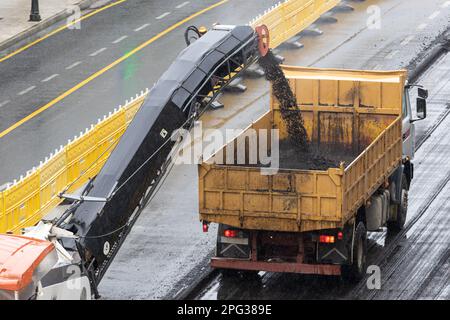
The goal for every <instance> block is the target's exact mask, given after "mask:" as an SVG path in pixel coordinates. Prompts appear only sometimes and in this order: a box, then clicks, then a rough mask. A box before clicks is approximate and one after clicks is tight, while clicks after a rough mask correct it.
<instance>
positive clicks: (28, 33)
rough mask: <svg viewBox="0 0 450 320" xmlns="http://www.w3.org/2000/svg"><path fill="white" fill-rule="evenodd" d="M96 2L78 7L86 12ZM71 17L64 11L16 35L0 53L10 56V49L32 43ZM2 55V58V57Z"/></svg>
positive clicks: (3, 44) (88, 1) (0, 45)
mask: <svg viewBox="0 0 450 320" xmlns="http://www.w3.org/2000/svg"><path fill="white" fill-rule="evenodd" d="M95 1H96V0H81V1H80V2H79V3H78V4H77V6H78V7H79V8H80V9H81V10H85V9H87V8H89V7H90V6H91V5H92V4H93V3H94V2H95ZM69 16H70V13H69V12H67V10H62V11H60V12H58V13H56V14H54V15H53V16H51V17H49V18H47V19H45V20H43V21H42V22H40V23H38V24H36V25H34V26H32V27H30V28H28V29H26V30H24V31H22V32H20V33H18V34H16V35H15V36H13V37H11V38H9V39H7V40H5V41H3V42H1V43H0V52H1V53H2V55H4V54H8V49H11V48H12V47H14V46H15V45H17V44H18V43H20V42H23V41H26V40H29V41H27V42H31V41H32V40H33V39H32V37H33V36H34V35H35V34H37V33H38V32H40V31H42V30H44V29H46V28H48V27H50V26H52V25H54V24H55V23H57V22H59V21H61V20H63V19H65V18H67V17H69ZM2 55H0V57H1V56H2Z"/></svg>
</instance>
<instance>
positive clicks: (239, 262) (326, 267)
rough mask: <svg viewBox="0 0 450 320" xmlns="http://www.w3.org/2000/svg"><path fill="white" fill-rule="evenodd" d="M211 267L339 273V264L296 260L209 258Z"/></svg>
mask: <svg viewBox="0 0 450 320" xmlns="http://www.w3.org/2000/svg"><path fill="white" fill-rule="evenodd" d="M211 267H213V268H219V269H236V270H255V271H268V272H289V273H302V274H319V275H333V276H339V275H341V266H340V265H332V264H305V263H297V262H265V261H251V260H243V259H230V258H217V257H215V258H211Z"/></svg>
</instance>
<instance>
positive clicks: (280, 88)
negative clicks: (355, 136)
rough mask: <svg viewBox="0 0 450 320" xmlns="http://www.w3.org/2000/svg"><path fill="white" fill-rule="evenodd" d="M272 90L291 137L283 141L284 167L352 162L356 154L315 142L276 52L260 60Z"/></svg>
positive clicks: (320, 166) (322, 166) (321, 167)
mask: <svg viewBox="0 0 450 320" xmlns="http://www.w3.org/2000/svg"><path fill="white" fill-rule="evenodd" d="M259 64H260V66H261V67H262V68H263V70H264V73H265V76H266V79H267V80H268V81H270V83H271V86H272V92H273V95H274V96H275V98H276V99H277V100H278V101H279V103H280V111H281V116H282V118H283V120H284V121H285V123H286V127H287V131H288V135H289V139H288V140H285V141H280V167H281V168H289V169H304V170H327V169H328V168H337V167H339V165H340V163H341V161H345V162H346V164H349V163H350V162H351V161H352V160H353V159H355V158H356V155H354V154H351V153H344V152H338V151H337V150H336V149H335V148H333V149H331V148H325V147H323V146H318V145H312V144H311V143H310V142H309V141H308V134H307V132H306V129H305V127H304V123H303V118H302V115H301V112H300V109H299V107H298V105H297V99H296V97H295V95H294V93H293V92H292V89H291V87H290V86H289V81H288V79H286V77H285V75H284V73H283V70H282V69H281V67H280V64H279V63H278V61H277V59H276V58H275V56H274V55H273V53H272V51H269V53H268V54H267V55H266V56H265V57H261V58H260V59H259Z"/></svg>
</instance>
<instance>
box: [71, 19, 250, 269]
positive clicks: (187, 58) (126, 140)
mask: <svg viewBox="0 0 450 320" xmlns="http://www.w3.org/2000/svg"><path fill="white" fill-rule="evenodd" d="M257 41H258V40H257V35H256V34H255V32H254V30H253V29H252V28H251V27H248V26H238V27H230V28H228V29H227V28H226V27H221V28H219V29H212V30H211V31H209V32H208V33H206V34H205V35H204V36H203V37H201V38H200V39H198V40H197V41H195V42H194V43H193V44H191V45H190V46H189V47H187V48H186V49H184V50H183V51H182V52H181V53H180V54H179V55H178V57H177V58H176V60H175V61H174V62H173V64H172V65H171V66H170V67H169V69H168V70H167V71H166V72H165V73H164V74H163V75H162V77H161V78H160V80H159V81H158V82H157V83H156V84H155V85H154V87H153V88H152V89H151V90H150V92H149V94H148V96H147V99H146V100H145V101H144V103H143V105H142V106H141V108H140V110H139V111H138V112H137V113H136V115H135V117H134V119H133V121H132V122H131V123H130V125H129V127H128V128H127V130H126V131H125V133H124V134H123V136H122V137H121V139H120V141H119V143H118V144H117V146H116V147H115V148H114V150H113V151H112V153H111V155H110V157H109V159H108V160H107V162H106V163H105V165H104V167H103V168H102V169H101V171H100V172H99V174H98V175H97V177H96V178H95V180H94V181H93V182H92V183H91V184H90V185H89V186H88V187H87V189H86V190H85V192H84V194H85V195H86V196H90V197H99V198H105V199H107V201H105V202H87V201H85V202H81V203H79V204H78V206H77V208H76V209H75V211H74V213H73V215H72V218H71V219H70V221H69V223H68V224H66V225H65V226H64V227H65V228H66V229H68V230H70V231H72V232H74V234H76V235H77V236H79V237H80V238H79V239H78V240H77V242H78V243H77V248H75V247H74V246H75V242H70V241H68V242H64V246H66V247H67V246H71V247H72V248H70V249H72V250H76V249H77V250H78V251H80V249H81V251H82V252H80V253H81V256H82V259H84V261H86V262H87V261H89V262H92V261H94V264H95V265H94V268H95V267H98V266H99V265H100V264H101V263H102V262H103V261H104V260H105V259H107V258H108V253H107V252H105V243H107V242H108V247H109V246H110V247H111V248H112V247H113V246H114V244H115V243H116V242H117V241H118V238H119V237H120V233H121V229H122V228H123V227H124V226H125V225H126V224H127V222H128V221H129V219H130V217H131V216H132V215H133V212H134V211H135V210H136V207H137V206H138V205H139V202H140V201H141V199H143V196H144V194H145V193H146V192H147V190H149V187H150V186H152V183H153V182H154V180H156V179H157V178H158V176H159V175H160V174H162V173H161V171H160V170H161V168H162V167H163V166H164V164H165V163H166V162H167V160H168V155H169V153H170V151H171V149H172V148H173V146H174V143H175V142H174V141H172V140H171V135H172V133H173V132H174V131H175V130H176V129H178V128H180V127H182V126H184V127H189V124H190V123H191V122H192V121H193V120H194V118H193V116H192V115H193V112H194V110H195V109H196V108H198V107H199V106H200V107H202V106H203V107H204V106H205V102H204V100H205V97H206V96H207V95H208V94H209V93H211V92H212V91H214V90H215V88H216V87H217V86H218V85H226V83H225V81H224V80H223V79H222V77H226V76H229V78H231V77H230V74H231V72H233V71H234V69H236V68H238V67H242V66H247V64H250V63H252V62H254V61H255V60H256V59H257V57H258V49H257V48H258V42H257ZM230 61H231V62H232V63H230ZM232 69H233V70H232ZM163 145H164V146H163ZM162 146H163V147H162ZM152 155H153V157H152V158H151V159H150V161H147V160H148V159H149V157H151V156H152ZM146 161H147V162H146ZM144 163H145V164H144ZM117 188H119V189H117ZM69 243H72V244H71V245H69ZM106 251H108V250H106Z"/></svg>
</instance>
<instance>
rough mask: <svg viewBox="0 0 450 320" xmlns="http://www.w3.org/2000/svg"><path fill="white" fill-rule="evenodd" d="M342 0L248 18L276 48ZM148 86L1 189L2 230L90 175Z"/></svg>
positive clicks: (299, 3)
mask: <svg viewBox="0 0 450 320" xmlns="http://www.w3.org/2000/svg"><path fill="white" fill-rule="evenodd" d="M339 2H340V0H286V1H285V2H280V3H278V4H277V5H275V6H273V7H272V8H270V9H269V10H266V12H264V14H262V15H260V16H258V17H257V18H255V19H254V20H252V21H251V22H250V23H249V25H251V26H253V27H255V26H258V25H261V24H265V25H266V26H267V27H268V29H269V32H270V36H271V40H270V46H271V47H273V48H275V47H277V46H279V45H280V44H281V43H283V42H285V41H287V40H289V39H290V38H292V37H293V36H295V35H296V34H298V33H299V32H301V31H302V30H304V29H306V28H307V27H308V26H309V25H310V24H311V23H313V22H314V21H315V20H317V19H318V18H319V17H320V16H321V15H322V14H324V13H325V12H327V11H328V10H330V9H332V8H333V7H334V6H336V5H337V4H338V3H339ZM147 93H148V90H147V91H146V92H142V93H141V95H140V96H136V98H134V99H132V100H131V101H130V102H127V103H126V104H125V106H123V107H119V108H118V109H116V110H114V112H112V113H110V114H109V115H108V116H105V117H104V118H103V120H100V119H99V120H98V123H97V124H96V125H92V126H91V128H87V129H86V131H85V132H84V133H83V132H81V133H80V135H79V136H78V137H77V136H76V137H75V138H74V139H73V140H69V141H68V144H67V145H66V146H61V147H60V148H59V149H57V150H55V152H54V153H52V154H50V156H49V157H48V158H46V159H45V161H43V162H41V163H40V165H39V166H38V167H37V168H33V169H32V170H30V171H28V172H27V174H26V176H21V177H20V179H19V180H18V181H14V183H12V184H9V185H8V186H7V187H6V188H5V189H4V190H3V191H1V192H0V233H6V232H10V233H19V232H20V231H21V229H23V228H25V227H28V226H32V225H34V224H36V223H37V222H39V220H41V219H42V217H44V216H45V215H46V214H48V213H49V212H50V211H51V210H53V209H54V208H55V207H56V206H58V205H59V204H60V203H61V202H62V199H60V198H59V197H58V194H59V193H60V192H61V191H63V190H64V189H65V188H67V187H68V186H70V189H69V190H68V191H69V192H73V191H75V190H76V189H77V188H79V187H81V186H82V185H83V184H84V183H86V182H87V181H88V179H89V178H92V177H94V176H95V175H96V174H97V173H98V172H99V171H100V169H101V167H102V166H103V164H104V163H105V161H106V160H107V159H108V157H109V154H110V153H111V150H112V149H113V145H115V144H116V143H117V142H118V140H119V138H120V137H121V135H122V134H123V132H124V131H125V129H126V127H127V126H128V124H129V123H130V122H131V120H132V119H133V116H134V114H135V113H136V111H137V110H138V109H139V107H140V106H141V105H142V102H143V101H144V99H145V97H146V95H147Z"/></svg>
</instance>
